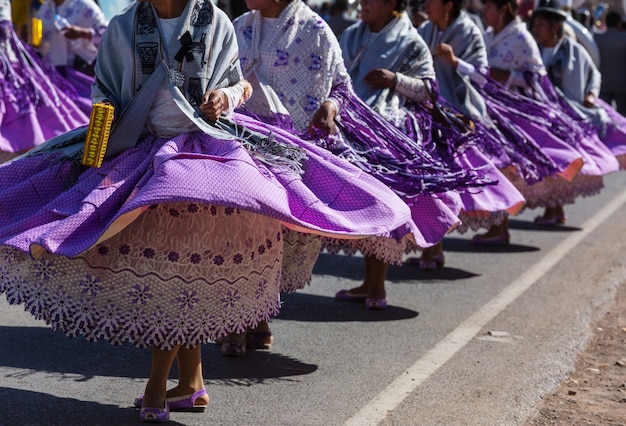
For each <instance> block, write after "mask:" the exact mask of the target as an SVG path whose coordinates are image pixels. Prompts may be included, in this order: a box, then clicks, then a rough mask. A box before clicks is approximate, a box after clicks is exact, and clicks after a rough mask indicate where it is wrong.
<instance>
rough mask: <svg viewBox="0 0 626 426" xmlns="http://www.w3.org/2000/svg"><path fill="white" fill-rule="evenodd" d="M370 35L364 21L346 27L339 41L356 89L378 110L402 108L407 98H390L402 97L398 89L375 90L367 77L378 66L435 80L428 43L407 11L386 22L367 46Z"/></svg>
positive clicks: (360, 95) (362, 97)
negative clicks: (391, 107) (387, 107)
mask: <svg viewBox="0 0 626 426" xmlns="http://www.w3.org/2000/svg"><path fill="white" fill-rule="evenodd" d="M370 34H371V32H370V29H369V25H367V24H365V23H363V22H361V23H360V24H359V25H358V26H352V27H350V28H349V29H348V30H346V31H345V32H344V33H343V34H342V35H341V39H340V40H339V41H340V45H341V50H342V53H343V59H344V61H345V63H346V67H347V68H348V72H349V74H350V76H351V77H352V81H353V84H354V89H355V91H356V93H357V94H358V95H359V97H360V98H361V99H363V100H364V101H365V102H367V104H368V105H370V106H372V107H373V108H374V109H376V110H378V111H382V110H384V109H385V107H386V106H387V105H397V107H398V108H401V107H402V106H403V105H404V99H396V100H394V99H390V98H392V97H393V96H396V97H398V96H401V95H399V94H398V93H397V91H395V90H390V89H388V88H386V89H376V90H375V89H372V88H371V87H370V86H368V85H367V84H366V83H365V81H364V78H365V76H366V75H367V73H369V72H370V71H372V70H374V69H376V68H386V69H388V70H391V71H394V72H399V73H402V74H404V75H408V76H411V77H420V78H432V79H434V78H435V70H434V68H433V63H432V60H431V59H430V51H429V50H428V46H426V43H424V40H423V39H422V37H420V35H419V34H418V33H417V30H416V29H415V27H413V24H412V23H411V20H410V19H409V18H408V16H407V15H406V14H405V13H403V14H402V15H401V17H400V18H396V19H393V20H392V21H391V22H390V23H389V24H387V26H386V27H385V28H384V29H383V30H382V31H381V32H380V33H379V35H378V37H377V38H376V40H375V41H374V42H373V43H371V44H369V45H368V40H369V38H370Z"/></svg>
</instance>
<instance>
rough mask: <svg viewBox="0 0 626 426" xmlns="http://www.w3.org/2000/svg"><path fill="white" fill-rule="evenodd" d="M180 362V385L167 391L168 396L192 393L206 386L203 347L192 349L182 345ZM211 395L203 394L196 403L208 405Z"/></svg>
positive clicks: (177, 358)
mask: <svg viewBox="0 0 626 426" xmlns="http://www.w3.org/2000/svg"><path fill="white" fill-rule="evenodd" d="M176 362H177V363H178V373H179V376H178V385H177V386H176V387H174V388H172V389H170V390H168V391H167V397H168V398H173V397H177V396H183V395H190V394H192V393H194V392H195V391H198V390H200V389H203V388H204V378H203V377H202V349H201V346H200V345H198V346H196V347H194V348H192V349H187V348H185V347H183V346H181V347H180V348H179V349H178V353H177V354H176ZM208 403H209V397H208V396H207V395H203V396H201V397H200V398H198V399H197V400H196V405H206V404H208Z"/></svg>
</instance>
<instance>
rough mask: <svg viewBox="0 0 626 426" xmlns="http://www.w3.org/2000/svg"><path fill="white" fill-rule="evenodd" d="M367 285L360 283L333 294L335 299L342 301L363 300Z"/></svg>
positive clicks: (365, 295)
mask: <svg viewBox="0 0 626 426" xmlns="http://www.w3.org/2000/svg"><path fill="white" fill-rule="evenodd" d="M368 287H369V286H368V285H366V284H365V283H364V284H361V285H360V286H358V287H355V288H351V289H350V290H340V291H338V292H337V294H335V300H340V301H342V302H364V301H365V299H367V291H368Z"/></svg>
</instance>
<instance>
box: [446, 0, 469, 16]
mask: <svg viewBox="0 0 626 426" xmlns="http://www.w3.org/2000/svg"><path fill="white" fill-rule="evenodd" d="M442 2H443V4H444V5H445V4H446V3H450V2H451V3H452V10H451V11H450V15H452V18H454V19H456V18H458V17H459V15H460V14H461V10H463V5H464V3H465V0H442Z"/></svg>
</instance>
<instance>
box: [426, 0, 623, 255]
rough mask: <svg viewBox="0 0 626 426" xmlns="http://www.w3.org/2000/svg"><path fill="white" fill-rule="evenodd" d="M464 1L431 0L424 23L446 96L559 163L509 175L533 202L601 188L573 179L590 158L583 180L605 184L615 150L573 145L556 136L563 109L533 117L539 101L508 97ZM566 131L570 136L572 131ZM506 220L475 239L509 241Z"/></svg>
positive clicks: (521, 150)
mask: <svg viewBox="0 0 626 426" xmlns="http://www.w3.org/2000/svg"><path fill="white" fill-rule="evenodd" d="M460 3H461V2H460V1H458V0H450V1H445V0H428V2H427V3H426V7H427V9H428V10H430V13H429V19H430V20H431V21H433V22H431V23H428V24H426V25H424V26H422V27H421V28H420V34H422V35H423V36H424V38H425V40H426V42H427V44H428V45H429V46H430V47H431V51H432V52H433V54H434V56H435V60H434V61H435V69H436V71H437V78H438V81H439V87H440V88H441V91H442V95H443V96H444V97H445V98H446V99H447V100H448V101H450V102H452V103H453V105H455V106H456V107H458V108H459V109H461V111H462V112H465V113H467V114H470V115H471V116H472V117H474V118H475V119H476V120H479V121H481V122H483V123H485V124H486V125H488V126H489V127H490V128H491V129H492V130H495V131H497V132H498V133H499V134H500V135H501V138H500V142H501V143H502V144H505V145H507V144H512V145H513V146H514V148H515V149H514V150H513V153H517V154H522V155H526V154H531V157H529V158H530V159H531V161H532V158H533V156H534V157H535V158H536V159H537V160H539V159H540V158H541V157H545V156H548V157H549V159H550V160H551V161H552V162H553V163H554V164H555V165H556V173H552V174H543V175H540V176H538V177H539V179H536V178H535V179H533V180H528V179H520V177H524V167H523V166H522V167H520V166H521V163H519V162H518V164H516V170H515V171H516V172H517V173H510V174H509V176H510V178H511V179H512V180H513V182H514V183H515V184H516V186H517V187H518V188H519V189H520V190H521V191H522V193H524V195H525V196H527V197H528V199H529V200H528V201H529V203H531V204H530V206H532V207H536V206H538V205H543V206H548V204H547V203H549V202H552V203H554V202H558V200H564V199H566V200H568V201H567V202H573V200H574V199H575V197H576V196H578V195H588V194H589V193H592V192H594V191H597V190H598V188H595V189H593V190H591V191H590V190H588V188H587V187H586V186H585V185H578V184H577V182H571V181H572V178H574V176H576V174H577V173H578V170H579V169H580V167H581V166H582V165H583V164H582V160H584V161H586V162H587V163H588V166H587V167H586V168H585V169H584V170H583V172H584V174H585V175H590V176H591V177H590V178H589V179H587V178H585V179H582V181H583V183H585V184H587V183H590V184H595V185H596V186H597V182H600V184H601V176H602V175H603V174H604V173H608V172H610V171H612V169H611V167H612V165H613V164H612V161H613V160H614V159H612V158H611V155H610V153H609V152H608V151H607V150H606V149H604V147H603V146H602V144H590V146H586V145H583V144H578V145H577V146H575V147H572V146H570V145H569V144H568V143H566V142H565V141H563V140H559V139H558V138H556V137H555V136H554V135H553V134H552V133H554V130H553V129H552V128H551V126H552V123H551V120H550V117H551V115H552V114H556V113H558V111H557V112H554V113H553V112H551V110H550V108H549V107H546V108H543V111H542V112H540V113H539V114H538V115H537V116H533V115H532V113H529V111H525V110H526V109H527V105H529V104H532V105H536V104H537V102H534V103H533V101H532V100H526V99H525V98H523V97H521V96H518V98H519V100H518V102H517V104H518V105H516V104H515V103H514V102H508V103H507V102H506V99H507V96H508V97H510V96H513V95H514V93H513V92H512V91H510V90H508V89H506V88H505V87H504V86H502V85H500V84H499V83H497V82H496V81H495V80H493V79H492V78H491V77H490V76H489V75H488V66H489V65H490V63H489V62H488V55H487V49H486V46H485V43H484V40H483V36H482V34H481V32H480V30H479V29H478V28H477V27H476V25H475V24H474V23H473V22H472V21H471V20H470V19H469V18H468V16H467V14H466V13H465V12H464V11H462V10H461V6H460ZM507 16H509V22H510V21H512V19H513V17H514V14H512V13H510V12H509V14H508V15H507ZM502 22H503V23H504V22H506V21H505V20H503V21H502ZM492 54H493V52H492ZM495 65H496V64H495V63H494V66H495ZM535 108H536V107H535ZM540 109H541V108H540ZM542 120H543V122H542ZM554 127H556V126H554ZM563 134H565V135H567V132H563ZM568 137H570V136H568ZM531 147H532V149H531V150H529V148H531ZM596 154H597V155H598V157H597V158H596V157H595V156H596ZM581 158H582V160H581ZM514 164H515V162H514ZM604 166H606V167H604ZM503 225H504V226H493V227H491V228H490V229H489V231H488V232H487V233H486V234H483V235H477V236H475V238H474V239H473V241H474V242H475V243H483V244H488V243H489V244H493V243H496V242H502V241H506V240H507V238H503V236H508V230H507V229H506V222H503Z"/></svg>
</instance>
